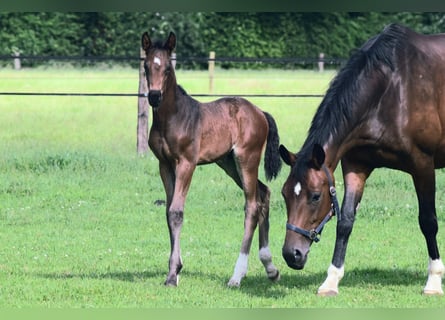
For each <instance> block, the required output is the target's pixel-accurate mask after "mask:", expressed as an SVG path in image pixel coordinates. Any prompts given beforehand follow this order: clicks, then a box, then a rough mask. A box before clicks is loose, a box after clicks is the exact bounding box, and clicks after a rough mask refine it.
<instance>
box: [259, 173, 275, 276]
mask: <svg viewBox="0 0 445 320" xmlns="http://www.w3.org/2000/svg"><path fill="white" fill-rule="evenodd" d="M257 193H258V198H259V199H258V200H259V201H258V203H259V206H258V217H259V222H258V229H259V230H258V231H259V235H258V239H259V249H260V250H259V258H260V260H261V262H262V263H263V265H264V268H265V269H266V273H267V276H268V278H269V279H270V280H272V281H278V280H279V279H280V272H279V271H278V269H277V268H276V267H275V266H274V264H273V263H272V254H271V253H270V249H269V200H270V191H269V188H268V187H267V186H266V185H264V184H263V183H262V182H261V181H260V180H258V190H257Z"/></svg>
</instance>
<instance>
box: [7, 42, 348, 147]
mask: <svg viewBox="0 0 445 320" xmlns="http://www.w3.org/2000/svg"><path fill="white" fill-rule="evenodd" d="M144 56H145V52H143V50H142V49H141V52H140V56H139V57H136V56H34V55H20V54H19V53H16V54H13V55H0V61H2V60H3V61H7V60H12V61H13V64H14V68H15V69H20V68H21V64H22V61H23V60H40V61H43V60H45V61H51V60H59V61H62V60H64V61H90V62H92V61H127V62H138V63H139V90H138V93H86V92H0V96H64V97H67V96H71V97H79V96H86V97H135V98H136V97H137V99H138V113H137V142H136V149H137V152H138V154H144V153H147V152H148V144H147V138H148V114H149V112H148V109H149V108H148V101H147V99H146V97H147V96H148V88H147V86H146V80H145V73H144V66H143V59H144ZM177 62H181V63H186V62H200V63H207V64H208V66H209V81H210V83H209V93H208V94H191V96H194V97H223V96H242V97H261V98H321V97H323V95H320V94H242V95H239V94H214V93H213V92H212V91H213V90H212V88H213V77H214V74H213V73H214V65H215V63H217V62H220V63H228V62H240V63H264V64H283V65H286V64H287V65H289V64H299V65H310V64H313V65H317V67H318V70H319V71H320V72H322V71H323V70H324V66H325V65H326V64H330V65H334V64H335V65H341V64H343V63H344V62H345V59H339V58H326V57H325V56H324V54H323V53H320V54H319V55H318V57H317V58H307V57H306V58H298V57H294V58H248V57H243V58H239V57H216V56H215V53H214V52H211V53H210V56H209V57H180V58H177V57H176V55H175V56H173V57H172V64H173V67H175V65H176V63H177ZM144 98H145V99H144Z"/></svg>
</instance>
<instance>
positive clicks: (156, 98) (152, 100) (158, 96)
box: [148, 90, 162, 108]
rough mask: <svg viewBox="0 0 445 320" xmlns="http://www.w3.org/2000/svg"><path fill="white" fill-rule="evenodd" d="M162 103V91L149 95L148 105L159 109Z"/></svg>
mask: <svg viewBox="0 0 445 320" xmlns="http://www.w3.org/2000/svg"><path fill="white" fill-rule="evenodd" d="M161 101H162V92H161V91H160V90H151V91H150V92H149V93H148V103H149V104H150V105H151V106H152V107H153V108H157V107H159V105H160V104H161Z"/></svg>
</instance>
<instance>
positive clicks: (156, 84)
mask: <svg viewBox="0 0 445 320" xmlns="http://www.w3.org/2000/svg"><path fill="white" fill-rule="evenodd" d="M141 42H142V49H143V50H144V51H145V61H144V69H145V76H146V78H147V85H148V102H149V103H150V105H151V106H152V107H153V108H157V107H159V106H160V105H161V102H162V97H163V94H164V92H165V91H166V88H168V81H169V80H171V79H172V78H174V71H173V66H172V63H171V59H170V57H171V54H172V52H173V50H174V49H175V47H176V36H175V34H174V33H173V32H170V34H169V36H168V38H167V40H166V41H165V43H163V44H162V43H152V41H151V39H150V37H149V35H148V33H147V32H145V33H144V34H143V35H142V41H141Z"/></svg>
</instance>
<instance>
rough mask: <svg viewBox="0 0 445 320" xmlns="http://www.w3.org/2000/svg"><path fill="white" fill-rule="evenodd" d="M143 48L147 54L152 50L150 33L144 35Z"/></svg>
mask: <svg viewBox="0 0 445 320" xmlns="http://www.w3.org/2000/svg"><path fill="white" fill-rule="evenodd" d="M141 46H142V49H144V51H145V52H147V51H148V49H150V47H151V40H150V37H149V36H148V32H144V34H143V35H142V40H141Z"/></svg>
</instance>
